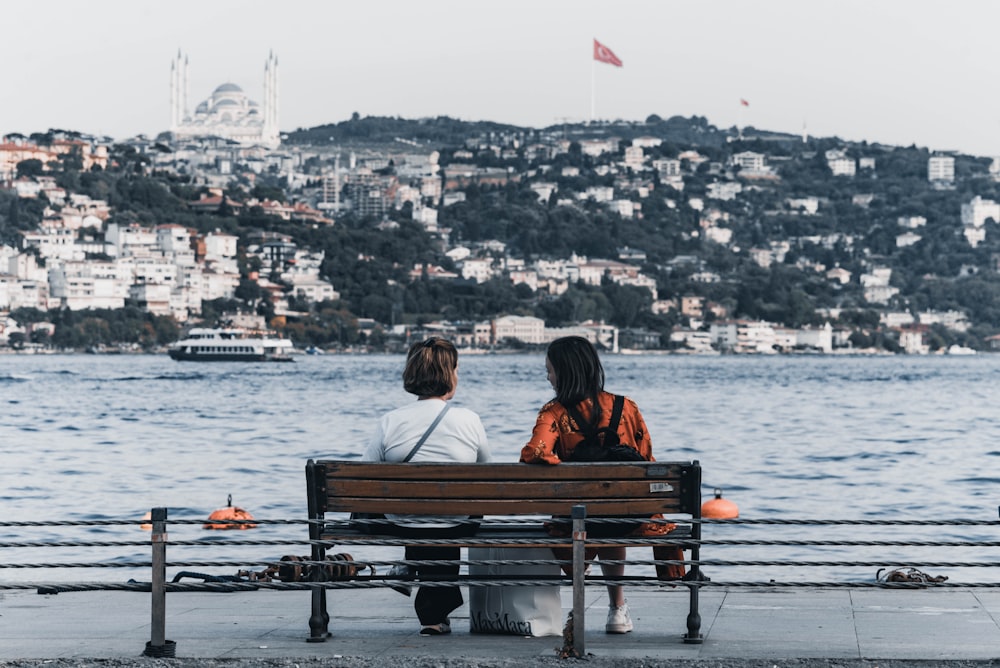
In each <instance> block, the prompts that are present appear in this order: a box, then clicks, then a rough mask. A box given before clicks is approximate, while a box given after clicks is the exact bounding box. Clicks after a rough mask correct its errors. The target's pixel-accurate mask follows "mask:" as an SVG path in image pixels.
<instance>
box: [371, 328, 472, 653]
mask: <svg viewBox="0 0 1000 668" xmlns="http://www.w3.org/2000/svg"><path fill="white" fill-rule="evenodd" d="M457 385H458V351H457V350H456V349H455V346H454V345H452V343H451V342H450V341H448V340H446V339H442V338H438V337H431V338H429V339H427V340H426V341H423V342H421V343H415V344H414V345H413V346H411V347H410V351H409V353H408V354H407V356H406V367H405V369H404V370H403V388H404V389H405V390H406V391H407V392H409V393H410V394H414V395H416V396H417V401H415V402H414V403H412V404H409V405H406V406H403V407H401V408H397V409H396V410H394V411H390V412H388V413H386V414H385V415H383V416H382V417H381V418H380V419H379V421H378V426H377V428H376V430H375V434H374V435H373V436H372V440H371V441H370V442H369V444H368V449H367V450H366V451H365V456H364V459H365V460H367V461H385V462H402V461H414V462H488V461H490V449H489V444H488V443H487V441H486V430H485V429H483V423H482V422H481V421H480V419H479V416H478V415H477V414H476V413H475V412H473V411H470V410H469V409H467V408H451V407H450V406H449V404H448V403H447V402H448V401H450V400H451V398H452V397H454V396H455V388H456V387H457ZM439 418H440V421H439V422H438V423H437V424H436V425H435V426H434V428H433V429H432V430H430V431H429V428H430V427H431V425H432V424H433V423H434V421H435V420H438V419H439ZM425 433H426V434H427V435H426V439H425V440H424V441H423V443H422V444H420V447H419V448H417V450H416V452H413V450H414V448H415V447H416V446H417V444H418V443H419V442H420V440H421V438H423V437H424V436H425ZM411 452H412V453H413V454H412V455H411ZM389 519H392V520H395V521H396V522H397V524H398V525H399V528H400V529H404V530H405V531H406V533H407V534H411V533H413V532H419V531H424V532H427V534H428V537H431V535H432V534H435V533H436V534H441V532H442V531H447V530H448V529H452V530H455V529H458V530H461V529H462V527H461V526H460V525H459V526H456V524H455V520H456V519H461V516H459V517H457V518H456V517H455V516H448V517H441V518H432V517H420V518H419V521H418V522H414V521H413V520H414V519H416V518H413V517H412V516H410V517H406V516H403V517H400V516H389ZM449 520H450V521H449ZM439 537H440V536H439ZM460 556H461V553H460V549H459V548H457V547H449V546H443V547H407V548H406V559H407V561H410V560H442V561H443V560H453V561H456V562H457V561H458V559H459V558H460ZM458 569H459V567H458V565H457V564H456V565H454V566H450V565H449V566H417V567H414V568H413V570H414V571H416V574H417V575H420V574H424V575H457V574H458ZM463 602H464V601H463V599H462V592H461V590H460V589H459V588H458V587H421V588H420V589H419V590H418V591H417V596H416V599H415V600H414V603H413V607H414V609H415V610H416V612H417V617H418V618H419V620H420V624H421V626H422V628H421V630H420V633H421V634H422V635H443V634H446V633H450V632H451V625H450V624H451V622H450V621H449V619H448V615H449V614H451V612H452V611H453V610H455V609H456V608H458V607H459V606H461V605H462V603H463Z"/></svg>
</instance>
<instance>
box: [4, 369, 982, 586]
mask: <svg viewBox="0 0 1000 668" xmlns="http://www.w3.org/2000/svg"><path fill="white" fill-rule="evenodd" d="M604 362H605V367H606V371H607V376H608V383H607V389H608V390H610V391H612V392H619V393H625V394H628V395H629V396H630V397H632V398H633V399H635V400H636V402H637V403H638V404H639V407H640V409H641V410H642V412H643V414H644V416H645V418H646V421H647V424H648V426H649V430H650V433H651V435H652V438H653V450H654V453H655V455H656V456H657V458H658V459H664V460H665V459H678V460H687V459H697V460H700V461H701V463H702V466H703V467H704V478H705V480H704V482H705V490H704V492H705V495H706V498H707V497H708V496H709V495H710V494H711V490H712V488H713V487H721V488H723V489H724V490H725V495H726V497H727V498H729V499H731V500H733V501H735V502H736V503H738V504H739V507H740V511H741V515H742V516H743V517H746V518H825V519H838V518H843V519H929V520H939V519H950V518H968V519H983V520H993V519H996V518H997V504H998V502H1000V494H998V493H997V489H998V488H997V482H998V481H1000V472H998V470H997V469H998V465H1000V411H998V409H997V406H998V405H1000V356H989V355H983V356H976V357H821V356H802V357H744V356H727V357H683V356H661V355H643V356H631V355H618V356H607V357H605V359H604ZM402 364H403V358H402V357H401V356H389V355H372V356H340V355H325V356H303V357H299V358H298V359H297V362H296V363H294V364H249V365H247V364H239V363H219V364H203V365H198V364H193V363H178V362H174V361H172V360H170V359H169V358H167V357H166V356H165V355H162V356H143V355H137V356H132V355H122V356H119V355H106V356H100V355H98V356H94V355H52V356H13V355H7V356H3V357H0V406H2V407H3V409H2V411H0V444H2V450H0V452H2V455H3V466H2V467H0V509H2V517H3V519H5V520H54V519H72V520H94V519H120V518H128V517H134V518H136V519H138V518H140V517H142V515H143V514H144V513H145V512H147V511H149V509H150V508H152V507H154V506H166V507H168V508H169V512H170V517H171V518H185V519H203V518H205V517H207V515H208V514H209V513H210V512H211V511H212V510H213V509H215V508H219V507H222V506H224V505H225V504H226V497H227V495H228V494H232V496H233V502H234V504H236V505H240V506H242V507H244V508H247V509H248V510H250V511H251V512H252V513H253V514H254V515H255V516H256V517H258V518H266V519H291V518H305V517H306V514H307V513H306V501H305V485H304V472H303V471H304V465H305V462H306V460H307V459H308V458H310V457H312V458H355V457H358V456H360V453H361V452H363V450H364V447H365V444H366V443H367V440H368V438H369V436H370V433H371V431H372V427H373V424H374V420H375V418H376V416H377V415H379V414H381V413H382V412H384V411H386V410H389V409H392V408H394V407H396V406H398V405H401V404H403V403H405V402H408V401H411V400H412V397H410V396H409V395H407V394H406V393H405V392H404V391H403V390H402V387H401V381H400V372H401V370H402ZM459 377H460V379H459V390H458V395H457V397H456V402H457V403H458V404H459V405H462V406H466V407H468V408H472V409H473V410H475V411H477V412H478V413H479V414H480V415H481V417H482V419H483V423H484V425H485V426H486V431H487V434H488V436H489V438H490V442H491V447H492V449H493V453H494V458H495V459H496V460H498V461H516V460H517V457H518V454H519V451H520V448H521V446H522V445H523V444H524V443H525V442H526V441H527V439H528V436H529V434H530V430H531V427H532V425H533V424H534V419H535V414H536V411H537V409H538V407H539V406H541V405H542V403H544V402H545V401H546V400H548V399H549V398H550V397H551V389H550V388H549V387H548V384H547V382H546V380H545V369H544V360H543V357H542V355H540V354H533V355H483V356H476V355H463V356H462V358H461V362H460V369H459ZM918 530H919V527H918V528H916V529H915V528H912V527H907V528H903V529H890V530H884V529H883V530H879V532H878V534H877V535H874V536H873V535H871V534H866V536H867V537H869V538H872V537H874V538H886V537H901V538H920V539H924V540H927V539H931V538H940V539H947V538H969V537H981V538H983V539H987V540H996V538H997V537H996V535H995V534H996V531H995V528H994V527H933V528H932V533H931V534H927V533H919V532H918ZM27 531H28V530H25V529H16V528H15V529H6V530H0V532H2V533H0V539H3V540H15V539H18V538H20V539H22V540H23V539H24V537H25V536H27V535H28V534H27V533H26V532H27ZM31 531H32V533H31V535H32V536H35V537H37V536H39V535H42V536H46V537H50V538H51V537H55V536H57V535H69V536H81V537H86V538H89V539H91V540H94V539H104V538H107V539H112V540H115V539H118V540H121V539H134V538H136V537H137V536H136V534H138V533H139V532H138V529H136V528H133V527H127V528H108V527H97V528H86V529H80V530H76V529H59V530H54V529H41V530H40V531H39V530H37V529H32V530H31ZM733 531H740V532H742V533H741V534H740V535H742V536H763V535H765V534H766V532H767V530H766V529H761V528H759V527H749V528H748V527H741V528H739V529H733V528H721V527H716V528H714V529H713V532H714V533H713V535H715V536H718V537H720V538H721V537H732V536H733V534H732V532H733ZM123 532H124V533H123ZM234 533H236V532H215V533H213V534H209V533H208V532H204V531H202V530H201V529H200V527H197V526H188V525H181V526H174V527H172V528H171V538H172V539H200V538H204V537H206V536H209V535H210V536H212V538H214V537H215V536H220V539H221V538H232V537H234V536H233V534H234ZM800 533H801V535H799V536H798V537H801V538H807V539H823V538H826V537H828V536H830V535H832V533H831V530H830V529H828V528H823V527H819V528H815V527H805V528H803V529H801V532H800ZM304 534H305V528H304V527H303V526H299V525H292V526H265V527H262V528H260V529H258V530H256V531H255V532H254V533H253V537H254V538H262V539H266V538H282V537H291V538H295V539H300V538H302V537H303V536H304ZM249 535H250V533H249V532H247V533H243V532H240V535H239V537H240V538H244V537H247V536H249ZM838 535H840V536H843V534H838ZM143 537H144V536H143ZM859 537H864V536H861V535H860V534H859ZM140 539H141V538H140ZM236 549H237V548H225V547H224V546H220V552H219V553H215V554H212V555H205V554H203V553H201V554H186V555H183V556H186V557H189V558H192V559H193V558H199V557H200V558H209V557H211V558H227V556H226V555H229V557H232V555H233V554H236ZM296 549H297V550H299V551H301V550H302V548H301V547H289V548H281V547H264V548H258V549H257V550H256V551H255V554H256V558H259V559H271V558H274V557H275V556H276V555H280V554H283V553H288V552H289V551H294V550H296ZM359 549H360V548H359ZM179 551H180V548H176V549H172V552H171V555H170V556H171V557H173V558H179V557H180V556H181V555H179V554H178V552H179ZM912 552H913V550H912V549H910V550H909V551H908V552H906V553H905V554H912ZM240 554H243V555H246V551H245V550H244V551H243V552H240ZM833 554H835V555H836V556H837V557H838V558H841V559H848V560H860V559H869V558H871V559H874V560H879V559H883V560H890V559H892V558H894V557H895V556H896V555H897V551H896V550H895V549H894V548H853V549H850V550H842V551H839V552H838V551H835V552H834V553H833ZM902 554H903V553H902V552H900V553H899V555H900V556H901V555H902ZM26 555H27V556H26ZM67 555H69V556H68V557H67ZM220 555H221V556H220ZM356 556H357V555H356ZM703 556H704V557H706V558H711V557H715V558H730V559H737V558H739V559H752V558H757V559H775V558H777V557H779V556H782V557H794V558H820V557H821V556H822V557H825V558H830V553H822V554H821V553H819V552H818V551H817V550H816V549H815V548H808V547H803V548H778V552H776V551H775V548H753V547H741V548H728V549H725V550H720V549H707V550H706V553H705V555H703ZM924 557H925V558H927V559H934V560H949V561H958V560H963V561H964V560H973V559H975V560H992V561H996V560H997V559H996V557H997V555H996V550H995V549H993V548H982V549H977V550H973V551H969V550H962V551H960V553H959V552H956V551H955V550H951V551H948V550H947V549H937V550H930V551H929V552H927V554H925V555H924ZM16 558H17V559H18V560H25V559H27V560H28V561H32V560H34V559H38V560H41V561H51V560H52V559H53V556H52V554H51V553H47V554H46V553H43V554H42V556H39V555H38V554H37V553H33V552H30V551H28V552H24V551H22V552H19V553H18V554H17V555H16ZM59 558H60V559H64V560H65V559H67V558H71V559H78V560H86V561H95V560H97V561H107V562H109V563H114V562H116V561H127V560H130V559H136V560H143V559H144V560H148V548H147V549H143V548H137V549H136V550H135V551H132V550H131V548H122V547H117V548H107V549H104V550H103V551H100V550H97V549H96V548H89V549H88V548H67V550H66V551H61V552H60V556H59ZM5 560H6V559H5ZM11 560H13V558H12V559H11ZM926 570H934V571H935V572H943V573H951V574H953V575H954V576H960V577H953V578H952V579H962V580H964V581H977V580H979V581H981V580H987V579H991V576H989V573H988V572H987V571H984V570H983V569H978V570H975V571H972V572H970V571H969V570H967V569H966V570H964V571H960V570H949V569H926ZM213 572H216V573H218V572H220V571H219V569H215V570H214V571H213ZM223 572H225V569H223ZM832 572H835V573H836V574H838V575H841V576H844V575H847V576H850V577H855V578H860V577H862V576H861V573H863V574H864V577H865V578H868V579H870V578H871V577H872V576H873V575H874V569H873V568H864V569H843V568H841V569H839V570H838V569H827V570H825V571H824V570H822V569H821V570H820V572H817V571H816V569H812V572H811V576H812V579H827V578H828V577H829V576H830V575H831V573H832ZM765 573H766V571H759V570H756V569H754V568H749V567H747V568H743V569H740V570H736V571H735V572H734V571H733V569H727V571H726V574H725V575H726V577H725V579H728V580H732V579H739V578H752V577H755V576H760V577H764V575H765ZM54 574H55V576H54V577H53V573H52V572H50V573H47V574H46V579H80V578H81V572H80V571H74V572H71V573H70V572H68V571H67V572H61V571H59V570H58V569H57V570H56V571H54ZM771 575H772V576H773V573H772V574H771ZM147 576H148V573H147ZM103 577H104V578H107V577H108V575H107V573H104V574H103ZM0 579H5V580H35V579H36V578H35V577H29V576H27V575H26V574H25V572H24V571H13V570H0ZM998 579H1000V578H998Z"/></svg>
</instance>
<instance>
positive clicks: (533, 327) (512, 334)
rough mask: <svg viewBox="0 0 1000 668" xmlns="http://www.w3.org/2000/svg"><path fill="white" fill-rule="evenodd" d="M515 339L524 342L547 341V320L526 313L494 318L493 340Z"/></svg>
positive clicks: (537, 342)
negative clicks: (525, 314)
mask: <svg viewBox="0 0 1000 668" xmlns="http://www.w3.org/2000/svg"><path fill="white" fill-rule="evenodd" d="M504 339H515V340H517V341H522V342H524V343H531V344H542V343H545V342H546V340H545V321H544V320H542V319H541V318H535V317H532V316H524V315H506V316H503V317H500V318H496V319H494V320H493V340H494V341H495V342H496V343H499V342H501V341H503V340H504Z"/></svg>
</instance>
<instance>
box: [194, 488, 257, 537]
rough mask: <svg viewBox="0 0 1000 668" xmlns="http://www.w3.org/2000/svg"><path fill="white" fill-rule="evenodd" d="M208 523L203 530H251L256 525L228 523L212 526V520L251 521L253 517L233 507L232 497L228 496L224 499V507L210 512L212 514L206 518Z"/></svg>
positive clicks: (237, 507)
mask: <svg viewBox="0 0 1000 668" xmlns="http://www.w3.org/2000/svg"><path fill="white" fill-rule="evenodd" d="M208 519H209V522H208V523H206V524H204V525H203V526H202V528H203V529H253V528H254V527H256V526H257V525H256V524H235V523H230V522H221V523H219V524H212V523H211V521H212V520H216V521H218V520H244V521H246V520H252V519H253V515H251V514H250V513H248V512H247V511H245V510H243V509H242V508H240V507H239V506H234V505H233V495H232V494H230V495H229V496H228V498H227V499H226V507H225V508H219V509H218V510H215V511H212V514H211V515H209V516H208Z"/></svg>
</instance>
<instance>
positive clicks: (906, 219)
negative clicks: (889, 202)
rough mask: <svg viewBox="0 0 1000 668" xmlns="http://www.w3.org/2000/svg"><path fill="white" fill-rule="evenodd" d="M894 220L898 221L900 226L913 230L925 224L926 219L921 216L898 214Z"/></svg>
mask: <svg viewBox="0 0 1000 668" xmlns="http://www.w3.org/2000/svg"><path fill="white" fill-rule="evenodd" d="M896 222H897V223H899V226H900V227H905V228H906V229H908V230H915V229H917V228H918V227H925V226H926V225H927V219H926V218H924V217H923V216H900V217H899V218H897V219H896Z"/></svg>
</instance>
